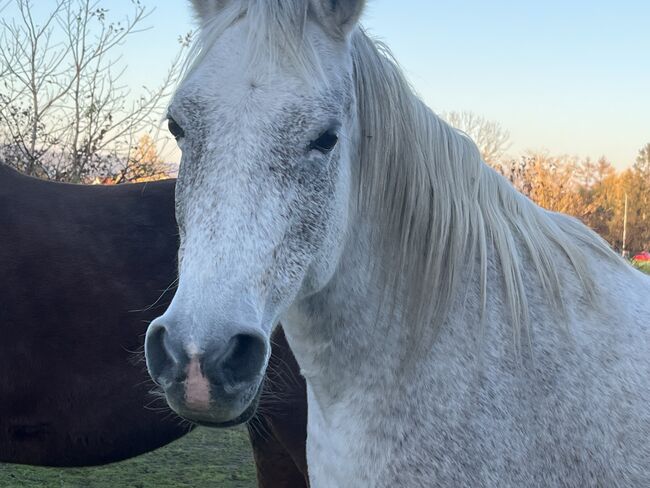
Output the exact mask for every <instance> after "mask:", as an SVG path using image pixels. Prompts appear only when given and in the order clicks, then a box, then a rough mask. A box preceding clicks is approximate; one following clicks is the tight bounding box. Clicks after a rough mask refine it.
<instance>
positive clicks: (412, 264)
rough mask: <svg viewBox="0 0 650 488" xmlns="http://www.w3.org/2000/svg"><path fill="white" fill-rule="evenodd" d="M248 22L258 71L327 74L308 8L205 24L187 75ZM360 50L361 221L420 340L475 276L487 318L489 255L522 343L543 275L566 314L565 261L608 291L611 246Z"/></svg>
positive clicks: (268, 5)
mask: <svg viewBox="0 0 650 488" xmlns="http://www.w3.org/2000/svg"><path fill="white" fill-rule="evenodd" d="M244 15H246V16H247V17H250V19H249V21H250V25H251V29H250V32H251V34H250V46H249V48H250V55H249V56H248V58H249V62H251V61H253V60H254V59H256V56H259V55H263V56H266V57H267V59H268V56H272V57H273V58H275V59H278V60H279V61H281V62H282V63H283V64H285V65H286V64H287V63H289V64H291V65H293V66H294V67H295V68H297V69H299V70H300V71H301V72H303V73H305V72H312V73H315V75H318V60H317V59H316V57H315V55H314V48H313V46H311V45H309V42H308V41H307V36H305V35H304V31H305V25H306V22H307V20H308V18H309V15H310V7H309V1H308V0H282V1H267V0H242V1H240V2H230V4H229V5H228V6H226V7H224V8H223V9H222V10H221V11H220V12H219V13H218V14H216V15H215V16H214V18H212V19H211V20H209V21H206V22H204V23H203V25H202V29H201V34H200V36H199V38H198V40H197V42H196V44H195V46H194V48H193V49H192V52H191V58H190V62H189V63H188V68H187V73H191V72H192V71H193V69H194V68H195V67H196V66H197V64H198V63H199V62H200V60H201V58H202V56H203V55H204V54H205V52H207V50H208V49H209V48H210V47H211V45H212V44H213V43H214V42H215V41H216V40H217V38H218V37H219V36H220V34H221V33H222V32H223V30H224V29H226V28H227V27H228V26H229V25H231V24H232V23H234V22H236V21H237V20H238V19H240V18H241V17H242V16H244ZM351 50H352V58H353V64H354V78H355V84H356V96H357V104H358V114H359V123H360V128H361V133H360V147H359V152H358V155H359V165H360V167H359V174H358V180H359V181H358V198H359V205H360V210H361V211H363V212H364V213H365V214H367V215H369V216H370V218H371V219H373V220H372V221H373V222H374V223H375V225H376V229H375V230H376V238H377V239H379V241H380V243H381V245H380V249H382V251H383V252H384V253H385V255H384V258H385V261H384V262H390V263H391V267H390V269H384V270H382V271H381V272H382V273H384V274H383V275H382V279H384V280H386V281H387V282H388V283H397V282H400V283H402V284H405V285H406V286H405V288H406V290H407V292H406V296H397V297H393V298H394V300H395V301H396V302H401V306H400V305H399V304H398V308H401V309H402V310H408V312H407V314H406V318H405V317H404V314H403V317H402V319H403V320H408V322H410V323H414V324H417V325H416V326H415V327H411V331H412V332H413V339H414V341H417V342H418V343H421V342H423V341H422V340H423V339H424V338H426V337H427V336H428V337H433V336H434V335H435V333H436V331H437V330H438V329H439V327H440V325H441V324H442V323H443V322H444V321H445V320H446V319H447V317H448V314H449V312H450V309H451V307H452V305H453V300H454V298H455V295H456V294H457V293H458V292H459V286H460V284H461V282H462V278H463V276H465V275H466V273H474V272H477V273H479V274H480V295H481V308H482V310H483V311H485V307H486V297H487V294H488V261H489V257H490V256H495V257H496V259H497V261H498V267H497V268H498V270H499V273H500V274H501V277H502V283H501V284H500V286H501V287H504V295H505V301H506V304H507V307H508V309H509V313H510V316H511V317H510V318H511V321H512V324H513V334H514V335H515V339H516V340H517V343H518V342H519V337H520V332H521V330H522V329H521V328H522V326H524V327H525V326H526V325H527V323H528V316H529V310H528V309H529V307H528V302H527V290H526V287H525V281H526V280H525V279H524V274H525V273H531V272H532V273H534V274H535V275H536V277H537V281H538V282H539V284H540V285H541V288H542V291H543V293H544V294H545V296H546V297H547V298H548V300H549V302H550V303H551V304H552V305H554V306H556V307H557V308H558V310H560V311H562V310H564V304H563V299H562V293H561V290H562V285H563V283H562V279H561V274H562V273H561V272H560V270H559V269H558V261H562V260H558V259H557V256H558V254H561V255H563V256H564V257H565V258H566V259H567V260H568V261H569V262H570V264H571V268H572V271H573V273H574V274H575V276H577V277H578V279H579V281H580V282H581V283H582V285H583V288H584V291H585V294H586V295H587V297H593V296H594V294H595V293H596V291H597V287H596V283H595V282H594V280H593V276H592V274H593V273H592V272H591V271H590V268H589V264H588V262H587V258H586V257H585V254H586V253H587V251H592V252H595V253H597V254H599V255H601V256H603V257H605V258H606V259H610V260H613V261H615V260H617V259H618V258H617V256H616V255H615V254H614V253H613V251H611V249H610V248H609V246H608V245H607V243H606V242H605V241H604V240H602V239H601V238H600V237H599V236H598V235H596V234H595V233H594V232H592V231H591V230H589V229H588V228H587V227H585V226H584V225H582V224H581V223H579V222H578V221H577V220H575V219H573V218H571V217H567V216H564V215H560V214H554V213H551V212H547V211H545V210H543V209H541V208H539V207H538V206H536V205H535V204H534V203H532V202H531V201H530V200H529V199H527V198H526V197H524V196H523V195H521V194H519V193H518V192H517V191H516V190H515V189H514V188H513V187H512V186H511V185H510V184H509V182H507V181H506V180H505V179H504V178H503V177H501V176H500V175H499V174H498V173H496V172H495V171H494V170H493V169H492V168H490V167H489V166H487V165H486V164H485V163H484V162H483V161H482V159H481V156H480V154H479V151H478V148H477V147H476V145H475V144H474V143H473V142H472V141H471V139H469V138H468V137H467V136H466V135H465V134H463V133H461V132H459V131H457V130H456V129H454V128H452V127H451V126H449V125H448V124H447V123H445V122H444V121H443V120H441V119H440V118H439V117H437V116H436V115H435V114H434V113H433V112H432V111H431V110H430V109H429V108H428V107H427V106H426V105H425V104H424V103H423V102H422V101H421V100H420V99H419V98H418V97H417V96H416V94H415V93H414V92H413V90H412V89H411V87H410V86H409V84H408V82H407V81H406V79H405V78H404V76H403V74H402V71H401V70H400V68H399V67H398V65H397V63H396V62H395V61H394V60H393V58H392V56H391V54H390V51H389V50H388V49H387V48H386V47H385V46H383V45H382V44H381V43H378V42H376V41H374V40H372V39H370V38H369V37H368V35H367V34H366V33H365V32H364V31H363V29H361V28H359V29H357V30H355V31H354V32H353V34H352V37H351ZM261 53H263V54H261ZM244 62H245V61H244ZM186 76H187V74H186ZM525 264H526V265H527V267H524V265H525ZM531 266H532V269H531ZM468 267H469V269H468ZM387 289H394V288H391V287H390V286H388V287H387ZM405 299H406V302H404V301H403V300H405ZM424 342H425V343H426V342H427V341H426V340H425V341H424Z"/></svg>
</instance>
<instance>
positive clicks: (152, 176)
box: [113, 134, 171, 183]
mask: <svg viewBox="0 0 650 488" xmlns="http://www.w3.org/2000/svg"><path fill="white" fill-rule="evenodd" d="M170 170H171V168H170V165H169V164H168V163H165V162H164V161H163V160H162V159H161V158H160V156H159V154H158V149H157V147H156V141H155V140H154V139H153V138H152V137H151V136H150V135H149V134H145V135H143V136H142V137H140V139H139V140H138V143H137V145H136V147H135V148H134V150H133V151H132V152H131V153H130V154H129V155H128V157H127V158H125V159H124V165H123V167H122V168H121V169H120V171H119V172H118V173H117V174H116V176H115V177H114V178H113V181H114V182H115V183H123V182H125V181H131V182H137V181H154V180H160V179H163V178H167V177H168V176H169V173H170Z"/></svg>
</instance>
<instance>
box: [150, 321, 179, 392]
mask: <svg viewBox="0 0 650 488" xmlns="http://www.w3.org/2000/svg"><path fill="white" fill-rule="evenodd" d="M167 342H168V334H167V328H166V327H165V326H163V325H152V326H151V327H150V330H149V331H148V332H147V337H146V339H145V343H144V353H145V357H146V359H147V368H148V369H149V374H150V375H151V378H152V379H153V380H154V381H155V382H156V383H157V384H159V385H160V384H161V381H163V380H164V379H166V380H172V379H174V380H176V381H178V378H174V376H175V373H174V371H175V370H176V371H177V372H178V371H179V368H178V361H177V360H176V358H175V357H174V354H173V353H172V351H171V350H170V348H169V345H168V344H167ZM176 374H178V373H176Z"/></svg>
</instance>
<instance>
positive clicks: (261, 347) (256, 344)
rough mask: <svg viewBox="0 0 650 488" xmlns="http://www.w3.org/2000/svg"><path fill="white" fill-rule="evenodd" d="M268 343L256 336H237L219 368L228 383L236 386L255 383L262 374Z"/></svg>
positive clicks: (231, 341)
mask: <svg viewBox="0 0 650 488" xmlns="http://www.w3.org/2000/svg"><path fill="white" fill-rule="evenodd" d="M265 359H266V343H265V341H264V339H263V338H262V337H260V336H258V335H254V334H237V335H235V336H233V337H232V338H231V339H230V341H229V342H228V348H227V349H226V353H225V354H224V355H223V356H222V358H221V360H220V361H219V366H220V368H221V371H222V373H223V376H224V379H225V381H226V383H229V384H230V385H231V386H235V385H238V384H241V383H250V382H252V381H254V380H255V379H256V378H257V377H258V376H259V375H260V374H261V372H262V368H263V367H264V360H265Z"/></svg>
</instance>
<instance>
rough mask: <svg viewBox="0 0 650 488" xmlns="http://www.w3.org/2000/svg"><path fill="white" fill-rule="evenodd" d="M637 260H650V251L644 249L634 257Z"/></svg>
mask: <svg viewBox="0 0 650 488" xmlns="http://www.w3.org/2000/svg"><path fill="white" fill-rule="evenodd" d="M632 259H633V260H635V261H650V252H648V251H643V252H640V253H639V254H637V255H636V256H634V257H633V258H632Z"/></svg>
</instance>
